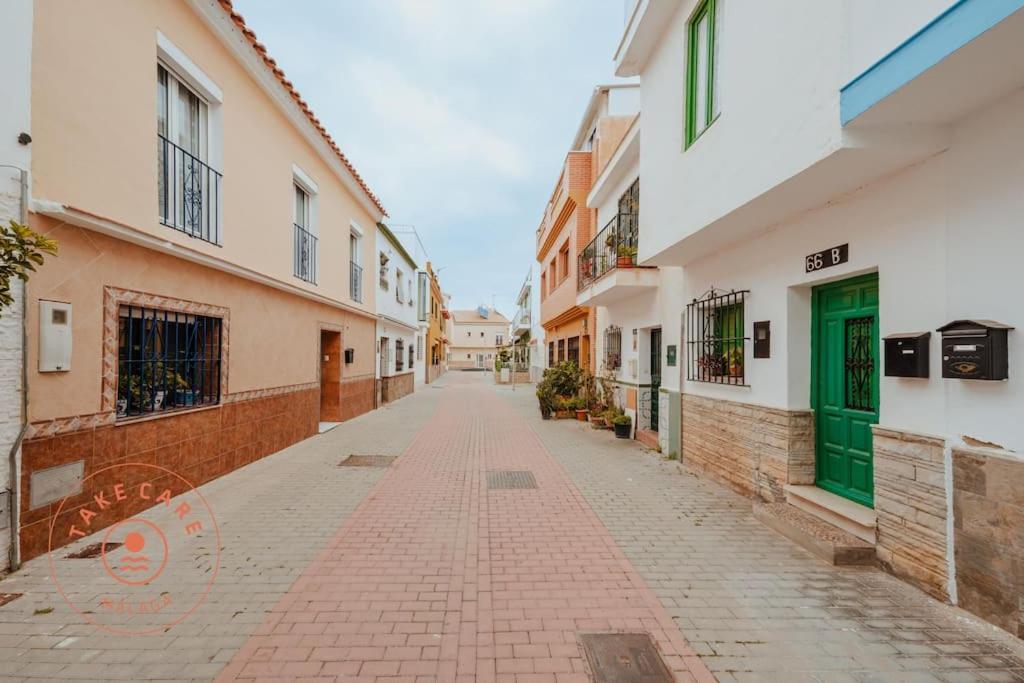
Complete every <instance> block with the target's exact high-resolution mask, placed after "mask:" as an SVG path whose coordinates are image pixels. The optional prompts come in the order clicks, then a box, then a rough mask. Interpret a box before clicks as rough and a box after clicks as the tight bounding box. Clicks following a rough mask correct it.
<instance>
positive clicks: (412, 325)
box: [376, 223, 419, 403]
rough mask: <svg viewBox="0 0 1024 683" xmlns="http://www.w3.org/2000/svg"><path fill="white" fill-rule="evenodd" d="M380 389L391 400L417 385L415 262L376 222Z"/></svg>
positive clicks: (382, 399) (384, 400) (380, 399)
mask: <svg viewBox="0 0 1024 683" xmlns="http://www.w3.org/2000/svg"><path fill="white" fill-rule="evenodd" d="M377 264H378V266H377V267H378V274H377V278H376V282H377V380H378V384H377V391H378V402H379V403H389V402H391V401H394V400H396V399H399V398H402V397H403V396H406V395H407V394H411V393H412V392H413V389H414V387H415V374H416V367H417V365H418V361H417V360H416V341H417V335H418V332H419V321H418V319H417V314H416V303H417V290H416V286H415V282H416V262H415V261H414V260H413V257H412V256H410V255H409V252H407V251H406V250H405V248H404V247H403V246H402V243H401V242H399V240H398V238H397V237H395V235H394V234H393V233H392V232H391V230H390V229H389V228H388V226H387V225H385V224H384V223H380V224H378V226H377Z"/></svg>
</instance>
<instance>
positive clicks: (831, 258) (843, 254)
mask: <svg viewBox="0 0 1024 683" xmlns="http://www.w3.org/2000/svg"><path fill="white" fill-rule="evenodd" d="M849 260H850V245H849V244H840V245H839V246H838V247H832V248H831V249H825V250H824V251H819V252H816V253H814V254H811V255H809V256H807V257H806V258H805V259H804V272H805V273H813V272H814V271H816V270H822V269H823V268H831V267H832V266H838V265H839V264H840V263H846V262H847V261H849Z"/></svg>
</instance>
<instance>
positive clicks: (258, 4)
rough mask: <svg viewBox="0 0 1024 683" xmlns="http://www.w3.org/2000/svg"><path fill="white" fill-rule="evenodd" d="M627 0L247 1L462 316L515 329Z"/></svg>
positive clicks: (275, 50) (607, 71)
mask: <svg viewBox="0 0 1024 683" xmlns="http://www.w3.org/2000/svg"><path fill="white" fill-rule="evenodd" d="M623 5H624V0H372V1H371V0H301V1H293V2H281V1H280V0H235V8H236V9H237V10H238V11H239V12H241V13H242V15H243V16H244V17H245V19H246V22H247V23H248V24H249V26H250V27H251V28H252V29H253V30H254V31H255V32H256V35H257V37H258V38H259V40H260V41H261V42H263V44H265V45H266V46H267V49H268V51H269V52H270V55H271V56H272V57H274V58H275V59H276V60H277V62H278V64H279V65H280V66H281V68H282V69H284V71H285V74H286V75H287V77H288V78H289V79H290V80H291V81H292V82H293V83H294V84H295V86H296V87H297V88H298V90H299V92H300V93H302V96H303V98H304V99H305V100H306V101H307V102H309V104H310V106H311V107H312V108H313V111H314V112H315V113H316V115H317V116H318V117H319V118H320V120H321V121H322V122H323V123H324V124H325V126H326V127H327V129H328V130H329V131H330V133H331V135H332V136H333V137H334V139H335V140H336V141H337V142H338V145H339V146H340V147H341V148H342V150H343V151H344V152H345V153H346V155H347V156H348V157H349V158H350V159H351V160H352V162H353V164H354V165H355V166H356V168H357V169H358V170H359V172H360V173H361V174H362V175H363V177H364V178H366V180H367V182H368V183H369V185H370V187H371V188H372V189H373V191H374V192H376V193H377V194H378V195H379V196H380V198H381V200H382V201H383V203H384V206H385V208H387V210H388V213H389V214H390V218H389V219H388V220H389V222H390V223H396V224H412V225H415V226H416V229H417V230H418V231H419V233H420V235H421V237H422V238H423V242H424V244H425V246H426V249H427V252H428V254H429V256H430V259H431V261H433V263H434V267H435V269H437V268H443V269H444V270H442V271H441V274H440V278H441V284H442V287H443V288H444V290H445V291H446V292H449V293H451V295H452V306H453V308H473V307H475V306H477V305H478V304H481V303H486V304H490V303H491V302H492V296H493V301H494V303H495V304H496V306H497V308H498V310H499V311H501V312H502V313H504V314H505V315H507V316H509V317H511V316H512V314H513V313H514V311H513V310H512V308H513V305H514V300H515V296H516V294H517V293H518V290H519V286H520V285H521V283H522V280H523V278H524V277H525V276H526V272H527V269H528V268H529V267H530V266H531V264H532V263H533V258H534V230H535V229H536V227H537V225H538V224H539V222H540V218H541V214H542V213H543V210H544V205H545V203H546V201H547V199H548V197H549V195H550V193H551V191H552V189H553V187H554V184H555V181H556V180H557V178H558V173H559V169H560V167H561V164H562V161H563V159H564V156H565V153H566V152H567V151H568V148H569V145H570V144H571V143H572V137H573V135H574V134H575V132H576V127H577V126H578V125H579V122H580V118H581V117H582V115H583V109H584V107H585V106H586V104H587V101H588V99H589V97H590V94H591V91H592V89H593V87H594V86H595V85H597V84H598V83H605V82H609V81H611V80H612V71H613V65H612V55H613V54H614V52H615V47H616V45H617V44H618V40H619V38H620V35H621V33H622V29H623V25H624V9H623Z"/></svg>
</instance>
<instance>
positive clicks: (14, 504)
mask: <svg viewBox="0 0 1024 683" xmlns="http://www.w3.org/2000/svg"><path fill="white" fill-rule="evenodd" d="M14 168H17V167H14ZM17 170H18V172H19V176H20V181H21V212H20V214H21V223H22V224H23V225H24V224H27V223H28V171H26V170H25V169H23V168H18V169H17ZM16 286H17V287H18V288H19V289H20V290H21V428H20V429H19V430H18V436H17V438H16V439H15V440H14V444H13V445H12V446H11V452H10V453H9V454H8V460H9V463H8V466H9V469H10V481H9V482H8V488H9V490H10V492H11V495H10V510H9V512H10V517H11V518H10V522H9V524H10V529H11V548H10V553H9V554H10V558H9V562H10V569H11V571H12V572H13V571H17V570H18V569H19V568H20V567H21V547H20V538H19V534H18V526H19V524H20V523H21V519H20V512H21V486H20V481H21V472H19V468H18V461H19V457H18V456H19V454H20V453H21V442H22V440H23V439H24V438H25V432H26V431H27V430H28V354H27V352H26V351H27V349H28V326H27V323H26V319H25V314H26V313H27V311H28V288H27V286H26V284H25V281H24V280H21V281H20V282H18V283H17V284H16Z"/></svg>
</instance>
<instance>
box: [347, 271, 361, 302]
mask: <svg viewBox="0 0 1024 683" xmlns="http://www.w3.org/2000/svg"><path fill="white" fill-rule="evenodd" d="M348 295H349V297H350V298H351V299H352V301H357V302H359V303H362V301H363V267H362V266H361V265H359V264H358V263H356V262H355V261H349V262H348Z"/></svg>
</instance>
